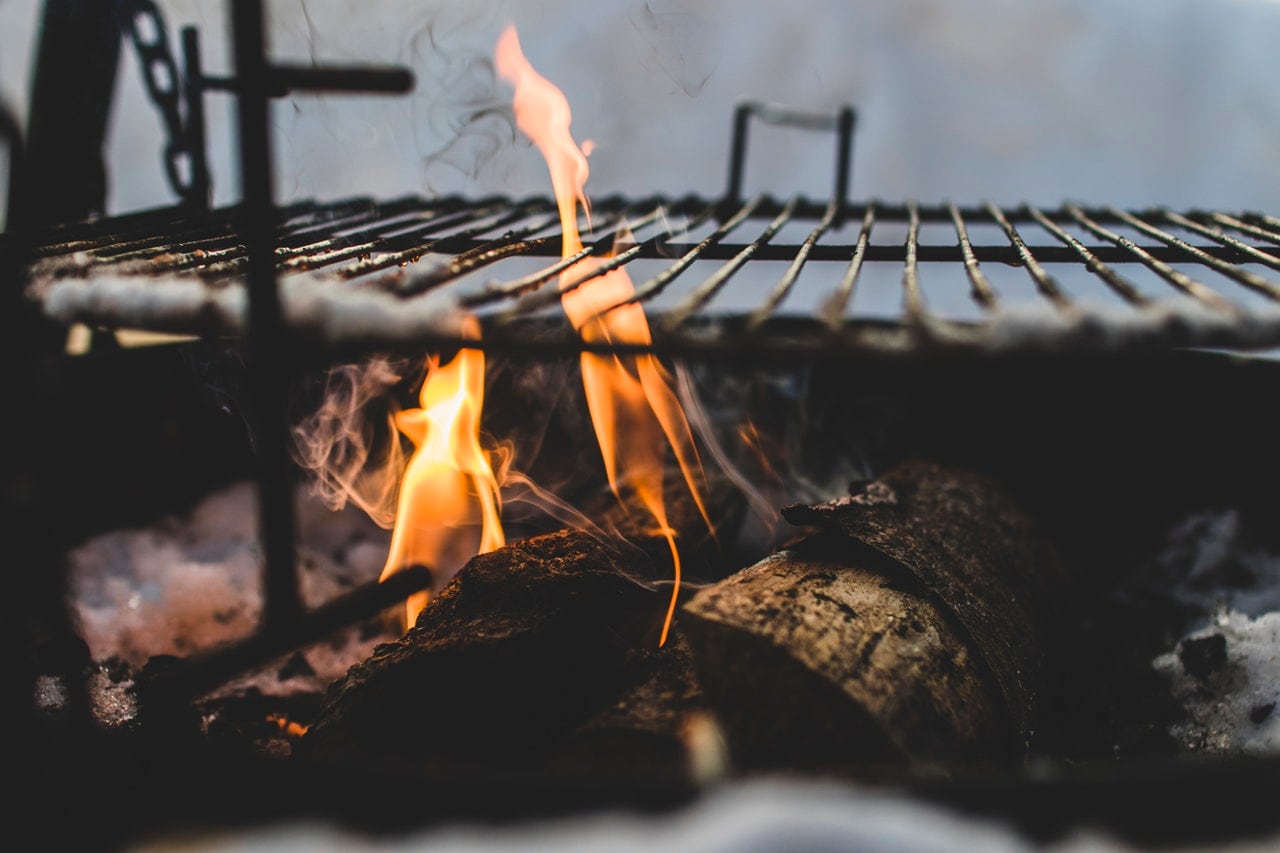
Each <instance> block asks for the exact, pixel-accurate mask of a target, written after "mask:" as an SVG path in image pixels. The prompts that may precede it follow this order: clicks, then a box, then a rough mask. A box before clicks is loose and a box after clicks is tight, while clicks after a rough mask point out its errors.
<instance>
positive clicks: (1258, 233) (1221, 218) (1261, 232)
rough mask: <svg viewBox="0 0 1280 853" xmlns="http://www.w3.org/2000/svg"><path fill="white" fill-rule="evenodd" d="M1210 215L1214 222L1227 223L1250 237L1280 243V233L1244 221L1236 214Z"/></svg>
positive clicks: (1229, 226)
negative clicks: (1235, 215)
mask: <svg viewBox="0 0 1280 853" xmlns="http://www.w3.org/2000/svg"><path fill="white" fill-rule="evenodd" d="M1208 217H1209V219H1210V220H1212V221H1213V222H1216V223H1218V224H1219V225H1225V226H1227V227H1228V228H1233V229H1235V230H1236V231H1239V232H1240V233H1242V234H1248V235H1249V236H1250V237H1257V238H1258V239H1260V240H1267V241H1270V242H1272V243H1277V244H1280V233H1276V232H1274V231H1268V230H1266V229H1265V228H1259V227H1258V226H1256V225H1250V224H1249V223H1248V222H1243V221H1241V220H1240V219H1238V218H1236V217H1234V216H1228V215H1227V214H1225V213H1211V214H1208Z"/></svg>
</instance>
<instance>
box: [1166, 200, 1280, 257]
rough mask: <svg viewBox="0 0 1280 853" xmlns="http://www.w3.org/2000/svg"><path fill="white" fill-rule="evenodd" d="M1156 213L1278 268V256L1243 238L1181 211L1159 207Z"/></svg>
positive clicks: (1181, 226) (1180, 225) (1179, 225)
mask: <svg viewBox="0 0 1280 853" xmlns="http://www.w3.org/2000/svg"><path fill="white" fill-rule="evenodd" d="M1157 213H1159V214H1160V216H1162V217H1164V218H1165V219H1166V220H1167V221H1169V222H1172V223H1173V224H1174V225H1177V226H1178V227H1179V228H1185V229H1186V230H1188V231H1192V232H1194V233H1196V234H1203V235H1204V236H1205V237H1208V238H1209V239H1210V240H1216V241H1217V242H1219V243H1221V244H1223V245H1225V246H1230V247H1231V248H1233V249H1236V250H1238V251H1240V252H1242V253H1243V254H1245V255H1248V256H1249V257H1250V258H1252V259H1253V260H1255V261H1257V262H1258V263H1260V264H1264V265H1266V266H1269V267H1271V268H1272V269H1275V270H1280V258H1277V257H1276V256H1275V255H1271V254H1268V253H1266V252H1264V251H1262V250H1261V249H1258V248H1256V247H1255V246H1250V245H1249V244H1248V243H1246V242H1244V241H1243V240H1237V239H1236V238H1235V237H1232V236H1231V235H1230V234H1225V233H1223V232H1222V230H1221V229H1218V228H1210V227H1208V226H1207V225H1201V224H1200V223H1199V222H1196V221H1195V220H1192V219H1188V218H1187V217H1185V216H1183V215H1182V214H1181V213H1175V212H1174V211H1172V210H1169V209H1167V208H1159V209H1158V210H1157Z"/></svg>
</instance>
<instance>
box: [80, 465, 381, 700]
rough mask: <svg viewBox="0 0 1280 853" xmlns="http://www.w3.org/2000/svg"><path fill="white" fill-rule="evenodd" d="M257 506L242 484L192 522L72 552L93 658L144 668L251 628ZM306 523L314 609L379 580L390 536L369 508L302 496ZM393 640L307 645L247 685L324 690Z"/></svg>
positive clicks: (130, 533)
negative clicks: (336, 506) (157, 658)
mask: <svg viewBox="0 0 1280 853" xmlns="http://www.w3.org/2000/svg"><path fill="white" fill-rule="evenodd" d="M256 506H257V501H256V494H255V491H254V487H253V486H252V485H251V484H249V483H237V484H234V485H232V486H230V487H228V488H226V489H224V490H222V491H219V492H217V493H215V494H212V495H210V496H209V497H208V498H206V499H205V500H204V501H203V502H201V503H200V504H199V505H198V506H196V507H195V508H194V509H193V510H192V511H191V512H190V513H189V514H188V515H186V516H184V517H182V518H165V519H162V520H160V521H158V522H157V523H155V524H153V525H151V526H150V527H147V528H143V529H136V530H121V531H113V532H111V533H106V534H103V535H100V536H97V537H95V538H93V539H90V540H89V541H87V542H85V543H84V544H83V545H81V546H80V547H78V548H76V549H75V550H74V551H72V552H71V553H70V554H69V555H68V564H69V568H70V572H71V589H72V600H73V602H74V607H75V610H76V613H77V616H78V618H79V623H80V628H81V631H82V633H83V636H84V639H85V641H86V642H87V643H88V645H89V649H90V653H91V654H92V656H93V659H94V660H95V661H104V660H108V659H113V658H116V659H120V660H122V661H124V662H126V663H127V664H129V665H130V666H132V667H135V668H136V667H141V666H143V665H144V664H145V663H146V662H147V660H148V659H149V658H151V657H152V656H154V655H161V654H168V655H180V656H185V655H189V654H191V653H192V652H195V651H198V650H201V649H206V648H209V647H211V646H214V645H216V644H219V643H222V642H226V641H229V640H235V639H239V638H242V637H245V636H247V635H249V634H250V633H252V631H253V630H254V629H255V627H256V625H257V619H258V617H259V614H260V613H261V608H262V600H261V594H260V590H261V577H260V576H261V572H260V565H261V551H260V546H259V542H258V537H257V518H256ZM297 520H298V531H299V537H298V540H299V545H298V559H299V567H300V573H299V574H300V578H301V583H300V587H301V593H302V597H303V600H304V602H305V603H306V605H307V606H309V607H314V606H317V605H319V604H321V603H323V602H325V601H327V600H329V599H331V598H333V597H335V596H336V595H337V594H339V593H341V592H342V591H343V590H344V589H347V588H349V587H352V586H354V585H357V584H360V583H365V582H369V581H373V580H375V579H376V578H377V577H378V574H379V572H380V570H381V568H382V564H383V561H384V560H385V558H386V553H387V545H388V540H389V534H388V532H387V531H385V530H383V529H381V528H379V527H377V526H376V525H374V524H373V523H372V522H371V521H369V520H368V518H367V517H366V516H364V514H363V513H361V512H359V511H358V510H355V509H350V510H346V511H340V512H333V511H331V510H329V509H328V508H326V507H324V506H321V505H320V504H319V503H318V502H316V501H314V500H311V499H308V498H306V497H305V496H304V495H302V494H299V496H298V501H297ZM393 635H394V629H393V628H389V629H388V630H387V631H385V632H382V633H380V634H379V635H378V636H374V637H368V638H362V637H361V636H360V631H359V629H348V630H346V631H343V632H340V633H339V634H337V635H335V636H334V638H333V639H332V641H331V642H326V643H321V644H318V645H316V646H312V647H310V648H307V649H305V650H303V651H302V652H301V654H302V655H303V657H304V658H305V666H304V665H303V664H302V661H299V660H297V659H294V660H293V663H294V665H293V666H291V667H289V668H288V669H286V670H285V671H284V672H283V673H282V672H281V671H280V667H278V666H269V667H267V668H266V669H264V670H263V671H262V672H261V673H256V674H252V675H251V676H250V678H249V679H248V680H245V681H241V682H237V686H238V687H245V686H255V687H257V688H258V689H260V690H261V691H262V692H264V693H268V694H276V695H279V694H282V693H289V692H298V691H304V690H316V689H319V688H321V687H323V686H324V685H325V684H327V683H329V682H330V681H332V680H333V679H335V678H337V677H338V676H340V675H342V674H343V673H344V672H345V671H346V670H347V669H348V668H349V667H350V666H351V665H352V664H354V663H356V662H357V661H359V660H362V659H363V658H364V657H366V656H367V655H368V654H369V652H370V651H371V650H372V647H373V645H375V644H376V642H385V641H386V640H388V639H391V638H392V636H393ZM288 659H289V658H286V660H288ZM308 670H310V671H309V672H308Z"/></svg>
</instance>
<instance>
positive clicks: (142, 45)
mask: <svg viewBox="0 0 1280 853" xmlns="http://www.w3.org/2000/svg"><path fill="white" fill-rule="evenodd" d="M118 2H119V7H118V10H119V12H118V14H119V18H120V25H121V27H123V29H124V31H125V32H126V33H127V34H128V36H129V40H130V41H131V42H133V47H134V50H135V51H136V52H137V54H138V63H139V65H140V66H141V69H142V80H143V83H144V84H145V85H146V87H147V95H148V96H150V98H151V102H152V103H153V104H154V105H155V107H156V110H157V111H159V113H160V120H161V121H162V122H163V123H164V126H165V132H166V133H167V134H168V139H167V140H166V141H165V144H164V171H165V176H166V177H167V178H168V179H169V185H170V186H171V187H172V188H173V191H174V192H176V193H177V194H178V196H179V197H180V198H182V199H183V200H185V201H191V200H192V197H193V194H194V189H195V188H194V176H193V175H192V170H191V168H190V167H191V164H192V162H193V156H192V155H193V152H192V150H191V140H189V139H188V138H187V133H186V128H185V127H184V126H183V121H182V97H181V94H180V92H179V85H180V78H179V76H178V64H177V62H176V61H175V60H174V58H173V52H172V51H171V50H170V49H169V33H168V29H167V28H166V27H165V22H164V16H163V15H161V14H160V9H159V8H158V7H157V6H156V4H155V3H154V2H152V0H118ZM183 163H186V165H187V167H188V168H187V169H186V170H185V172H184V170H183Z"/></svg>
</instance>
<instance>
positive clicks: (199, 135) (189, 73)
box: [182, 27, 210, 210]
mask: <svg viewBox="0 0 1280 853" xmlns="http://www.w3.org/2000/svg"><path fill="white" fill-rule="evenodd" d="M182 66H183V67H182V88H183V100H184V101H185V102H186V105H187V115H186V122H185V126H184V128H183V135H184V136H185V137H186V139H185V142H186V147H187V151H188V152H189V154H190V156H191V197H192V198H193V199H195V203H196V204H198V205H200V206H201V207H202V208H203V209H204V210H208V209H209V202H210V197H209V195H210V185H209V154H208V150H207V147H206V144H205V139H206V136H207V134H206V132H205V121H204V65H203V64H202V63H201V60H200V32H199V31H198V30H197V29H196V28H195V27H183V28H182Z"/></svg>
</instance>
